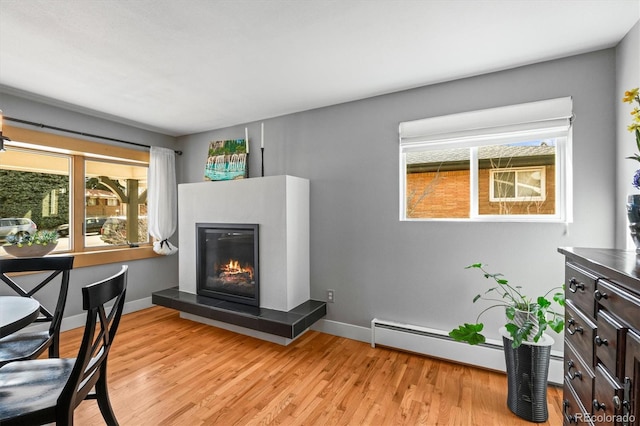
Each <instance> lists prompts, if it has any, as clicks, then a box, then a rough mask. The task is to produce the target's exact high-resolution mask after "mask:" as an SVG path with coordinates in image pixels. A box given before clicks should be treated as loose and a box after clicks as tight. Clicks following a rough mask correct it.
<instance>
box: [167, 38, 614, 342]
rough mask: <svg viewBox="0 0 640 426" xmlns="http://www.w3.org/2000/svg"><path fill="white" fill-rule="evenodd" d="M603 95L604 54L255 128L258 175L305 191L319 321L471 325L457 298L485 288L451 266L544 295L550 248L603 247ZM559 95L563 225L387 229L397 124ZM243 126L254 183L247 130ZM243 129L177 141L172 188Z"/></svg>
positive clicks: (609, 97)
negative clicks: (178, 172) (298, 184)
mask: <svg viewBox="0 0 640 426" xmlns="http://www.w3.org/2000/svg"><path fill="white" fill-rule="evenodd" d="M614 89H615V51H614V50H613V49H608V50H603V51H598V52H595V53H590V54H584V55H579V56H575V57H570V58H565V59H560V60H555V61H551V62H546V63H541V64H536V65H531V66H526V67H522V68H517V69H513V70H508V71H503V72H497V73H492V74H487V75H483V76H479V77H473V78H467V79H463V80H458V81H453V82H448V83H443V84H438V85H433V86H427V87H423V88H419V89H414V90H410V91H406V92H401V93H395V94H390V95H385V96H380V97H375V98H370V99H365V100H362V101H357V102H351V103H346V104H341V105H335V106H331V107H327V108H322V109H317V110H312V111H306V112H302V113H297V114H292V115H287V116H282V117H277V118H272V119H267V120H264V123H265V170H266V174H267V175H278V174H290V175H294V176H299V177H303V178H307V179H309V180H310V181H311V297H312V298H315V299H322V300H324V298H325V292H326V290H327V289H335V291H336V293H335V294H336V302H335V303H334V304H330V305H329V312H328V316H327V319H330V320H335V321H338V322H344V323H348V324H353V325H358V326H363V327H367V326H369V323H370V321H371V319H372V318H374V317H377V318H382V319H389V320H395V321H400V322H407V323H413V324H419V325H423V326H427V327H433V328H436V329H442V330H450V329H451V328H453V327H455V326H456V325H457V324H459V323H460V322H462V321H465V322H471V321H475V315H476V312H477V311H476V310H472V304H471V299H472V297H473V296H474V295H475V294H476V293H477V292H478V291H479V289H483V290H484V289H486V288H487V287H486V285H485V281H484V279H483V278H481V277H480V276H479V275H478V274H477V271H469V270H464V269H463V267H464V266H466V265H468V264H470V263H474V262H484V263H488V264H489V265H490V267H491V269H492V270H493V271H496V272H498V271H500V272H503V273H504V274H505V275H506V277H507V278H508V279H509V280H510V281H511V282H512V283H514V284H518V285H522V286H523V287H525V290H526V291H527V292H528V293H533V294H535V293H540V292H542V293H544V292H546V290H547V289H549V288H550V287H552V286H556V285H560V284H561V283H562V282H563V258H562V256H561V255H560V254H558V253H557V248H558V247H560V246H596V247H613V244H614V212H615V209H614V206H613V204H614V198H615V197H614V191H613V188H614V187H615V173H614V172H615V170H614V166H615V158H614V157H615V152H614V150H612V149H611V144H612V135H613V134H614V131H615V129H614V123H615V119H614V108H612V106H613V103H614V101H615V99H614ZM563 96H572V97H573V100H574V112H575V115H576V120H575V125H574V132H573V148H574V152H573V158H574V174H573V176H574V193H575V196H574V210H575V215H574V219H575V220H574V222H573V223H572V224H570V225H569V226H568V227H565V226H564V225H563V224H549V223H544V224H540V223H460V222H455V223H454V222H431V223H430V222H423V223H416V222H400V221H399V220H398V216H399V211H398V198H399V188H398V185H399V184H398V181H399V177H398V175H399V165H398V123H399V122H401V121H406V120H413V119H418V118H424V117H431V116H438V115H443V114H450V113H457V112H462V111H468V110H476V109H482V108H490V107H497V106H503V105H509V104H515V103H521V102H530V101H536V100H541V99H549V98H556V97H563ZM248 126H249V137H250V139H252V144H251V149H252V152H253V154H254V155H253V158H252V159H251V161H250V164H251V170H252V172H251V176H252V177H255V176H258V175H259V168H260V162H259V155H257V154H259V149H258V148H259V129H260V128H259V123H249V124H248ZM244 127H245V125H241V126H236V127H231V128H226V129H219V130H215V131H210V132H205V133H201V134H196V135H190V136H186V137H182V138H179V141H180V144H181V146H182V149H183V150H184V151H185V155H184V156H183V158H182V159H181V160H182V161H183V162H184V163H183V165H184V167H183V173H184V174H183V176H182V180H183V182H198V181H201V180H202V179H203V177H202V176H203V174H202V172H203V167H204V161H205V158H206V152H207V146H208V143H209V141H212V140H218V139H224V138H237V137H242V136H243V134H244ZM187 165H188V166H187ZM501 318H502V313H500V312H497V310H496V312H494V314H492V315H490V316H487V317H485V319H487V322H488V324H487V327H486V330H487V333H488V335H489V336H490V337H494V338H498V333H497V328H498V326H499V324H500V320H501ZM558 340H560V339H558ZM561 347H562V345H561V342H557V344H556V348H561Z"/></svg>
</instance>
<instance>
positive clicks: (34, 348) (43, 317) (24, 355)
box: [0, 256, 73, 367]
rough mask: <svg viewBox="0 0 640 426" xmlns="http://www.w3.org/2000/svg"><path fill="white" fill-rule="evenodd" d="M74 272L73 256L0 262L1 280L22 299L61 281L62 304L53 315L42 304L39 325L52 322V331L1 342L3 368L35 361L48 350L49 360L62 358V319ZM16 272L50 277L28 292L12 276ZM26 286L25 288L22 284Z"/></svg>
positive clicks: (16, 335)
mask: <svg viewBox="0 0 640 426" xmlns="http://www.w3.org/2000/svg"><path fill="white" fill-rule="evenodd" d="M72 268H73V256H62V257H33V258H16V259H1V260H0V280H2V281H4V282H5V283H6V284H7V285H8V286H9V287H11V288H12V289H13V290H14V291H15V292H16V293H17V294H18V295H20V296H22V297H30V298H32V299H35V298H34V297H33V296H34V294H36V293H37V292H38V291H40V290H41V289H42V288H44V287H45V286H46V287H47V288H51V287H52V286H54V285H55V283H56V281H58V280H56V277H60V279H59V285H60V287H59V289H58V300H57V302H56V306H55V309H54V311H53V313H51V312H50V311H49V310H48V309H47V308H46V307H45V306H44V305H43V304H42V303H41V302H39V303H40V314H39V317H38V319H36V322H49V323H50V324H49V329H48V330H42V331H21V332H18V333H14V334H12V335H9V336H6V337H4V338H2V339H0V367H1V366H3V365H4V364H7V363H9V362H13V361H23V360H26V359H35V358H37V357H38V356H40V354H42V353H43V352H44V351H45V349H47V348H48V349H49V357H50V358H57V357H59V356H60V327H61V326H62V316H63V313H64V307H65V304H66V303H67V293H68V290H69V275H70V271H71V269H72ZM14 272H43V273H45V274H47V273H48V275H47V276H46V278H45V279H43V280H42V281H40V282H39V283H37V284H36V285H35V286H34V287H33V288H32V289H31V290H29V291H26V290H24V289H23V288H22V287H21V286H20V285H19V284H18V282H16V281H15V279H14V278H12V277H10V276H9V275H8V274H11V273H14ZM22 285H23V286H24V285H25V284H22Z"/></svg>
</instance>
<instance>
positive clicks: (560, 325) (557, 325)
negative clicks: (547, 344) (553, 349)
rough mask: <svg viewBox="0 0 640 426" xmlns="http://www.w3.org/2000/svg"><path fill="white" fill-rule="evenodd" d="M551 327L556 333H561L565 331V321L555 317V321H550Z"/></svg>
mask: <svg viewBox="0 0 640 426" xmlns="http://www.w3.org/2000/svg"><path fill="white" fill-rule="evenodd" d="M548 324H549V327H551V329H552V330H553V331H555V332H556V333H560V332H561V331H562V330H563V329H564V320H563V319H562V317H560V316H558V317H555V318H554V319H553V320H551V321H549V323H548Z"/></svg>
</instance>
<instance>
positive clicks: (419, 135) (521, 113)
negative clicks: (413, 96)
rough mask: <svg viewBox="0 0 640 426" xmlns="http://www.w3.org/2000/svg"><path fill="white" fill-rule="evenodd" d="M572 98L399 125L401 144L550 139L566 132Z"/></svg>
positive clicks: (470, 112) (476, 142) (426, 119)
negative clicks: (530, 138)
mask: <svg viewBox="0 0 640 426" xmlns="http://www.w3.org/2000/svg"><path fill="white" fill-rule="evenodd" d="M572 110H573V101H572V99H571V97H566V98H558V99H549V100H544V101H537V102H529V103H526V104H518V105H509V106H504V107H498V108H490V109H483V110H479V111H469V112H463V113H459V114H450V115H444V116H440V117H432V118H425V119H421V120H414V121H405V122H403V123H400V145H401V146H404V147H405V148H409V149H410V147H411V145H412V144H419V145H420V146H424V143H425V142H426V143H432V144H446V143H450V142H458V143H459V144H460V145H458V146H463V145H462V144H463V143H464V142H465V141H466V140H468V141H469V142H470V143H471V144H473V145H475V146H478V145H479V143H478V142H482V141H483V140H486V141H487V143H495V142H509V141H510V140H522V139H523V138H526V137H527V136H528V135H535V136H536V137H551V136H554V135H555V134H557V133H558V132H562V131H567V130H568V128H569V126H570V125H571V116H572V114H573V112H572Z"/></svg>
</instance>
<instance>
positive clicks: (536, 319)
mask: <svg viewBox="0 0 640 426" xmlns="http://www.w3.org/2000/svg"><path fill="white" fill-rule="evenodd" d="M466 269H478V270H480V271H481V272H482V273H483V274H484V277H485V278H487V279H489V280H492V281H493V282H495V283H496V285H495V286H494V287H491V288H489V289H488V290H487V291H485V292H484V294H478V295H477V296H475V297H474V298H473V302H474V303H475V302H477V301H478V300H486V301H489V302H492V303H493V304H492V305H491V306H489V307H487V308H485V309H483V310H482V311H481V312H480V314H479V315H478V317H477V319H476V323H475V324H467V323H465V324H463V325H461V326H459V327H458V328H456V329H454V330H452V331H451V332H450V333H449V336H451V337H452V338H454V339H455V340H457V341H461V342H467V343H469V344H471V345H476V344H478V343H484V342H485V340H486V339H485V337H484V336H483V335H482V334H481V331H482V329H483V328H484V324H483V323H481V322H480V317H481V316H482V314H484V313H485V312H487V311H488V310H489V309H493V308H503V309H504V310H505V313H506V317H507V321H506V323H505V329H506V331H507V333H508V334H509V335H510V337H511V338H510V339H509V338H507V336H506V335H505V334H503V339H502V340H503V343H504V357H505V363H506V370H507V406H508V407H509V409H510V410H511V411H512V412H513V413H514V414H516V415H517V416H519V417H522V418H523V419H526V420H528V421H532V422H544V421H546V420H547V418H548V408H547V377H548V374H549V359H550V358H549V357H550V353H551V344H552V343H553V339H551V338H548V337H545V338H542V336H543V335H544V332H545V330H546V329H547V328H551V329H552V330H554V331H556V332H560V331H562V329H563V328H564V320H563V318H564V314H563V313H560V312H556V311H555V310H553V308H552V302H551V301H550V300H549V299H548V297H549V295H550V294H551V293H552V292H554V290H562V291H557V292H555V293H553V296H552V298H553V300H554V301H555V302H557V304H558V305H560V306H564V285H563V286H559V287H556V288H552V289H551V290H549V291H548V292H547V293H545V294H544V295H543V296H539V297H537V298H535V299H533V298H530V297H527V296H525V295H523V294H522V291H521V290H522V288H521V287H520V286H512V285H511V284H509V281H507V280H506V279H504V277H503V275H502V274H500V273H496V274H492V273H490V272H487V270H486V269H485V268H484V266H483V265H482V263H474V264H473V265H469V266H467V267H466ZM541 338H542V339H541ZM539 340H540V343H539V344H538V341H539ZM509 341H510V342H511V344H509ZM524 342H530V343H529V344H526V345H523V343H524Z"/></svg>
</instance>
